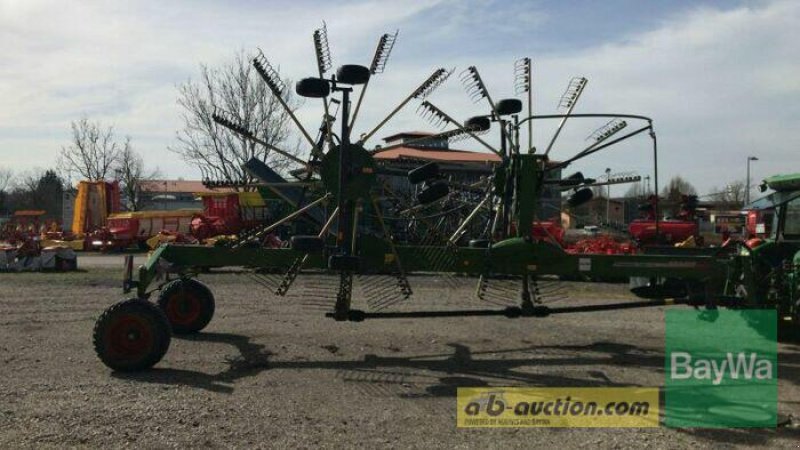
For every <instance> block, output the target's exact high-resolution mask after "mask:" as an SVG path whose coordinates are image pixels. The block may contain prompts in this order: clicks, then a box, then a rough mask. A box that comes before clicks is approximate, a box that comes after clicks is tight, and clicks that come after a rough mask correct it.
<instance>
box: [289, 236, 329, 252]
mask: <svg viewBox="0 0 800 450" xmlns="http://www.w3.org/2000/svg"><path fill="white" fill-rule="evenodd" d="M289 241H290V243H291V244H290V245H291V248H292V250H297V251H298V252H303V253H319V252H321V251H322V250H324V249H325V241H324V240H323V239H322V238H321V237H317V236H303V235H296V236H292V238H291V239H290V240H289Z"/></svg>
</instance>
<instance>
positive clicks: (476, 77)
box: [461, 66, 496, 113]
mask: <svg viewBox="0 0 800 450" xmlns="http://www.w3.org/2000/svg"><path fill="white" fill-rule="evenodd" d="M461 83H463V84H464V88H465V89H466V91H467V95H469V97H470V99H471V100H472V101H473V102H474V103H477V102H478V101H480V99H482V98H485V99H486V101H488V102H489V106H490V107H491V108H492V113H494V112H495V111H496V108H495V105H494V101H493V100H492V96H491V95H489V90H488V89H486V84H485V83H484V82H483V79H482V78H481V74H480V73H478V69H477V68H476V67H475V66H469V67H467V68H466V70H464V71H463V72H461Z"/></svg>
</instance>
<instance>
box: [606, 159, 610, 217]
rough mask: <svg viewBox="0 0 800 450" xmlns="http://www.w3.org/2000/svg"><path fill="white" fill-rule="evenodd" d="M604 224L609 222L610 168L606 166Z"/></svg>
mask: <svg viewBox="0 0 800 450" xmlns="http://www.w3.org/2000/svg"><path fill="white" fill-rule="evenodd" d="M606 182H607V183H608V184H607V185H606V226H608V225H610V224H611V220H610V216H611V168H606Z"/></svg>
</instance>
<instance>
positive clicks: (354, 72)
mask: <svg viewBox="0 0 800 450" xmlns="http://www.w3.org/2000/svg"><path fill="white" fill-rule="evenodd" d="M370 75H371V74H370V72H369V68H368V67H364V66H359V65H356V64H345V65H343V66H340V67H339V69H338V70H337V71H336V81H338V82H340V83H345V84H354V85H355V84H364V83H366V82H367V80H369V77H370Z"/></svg>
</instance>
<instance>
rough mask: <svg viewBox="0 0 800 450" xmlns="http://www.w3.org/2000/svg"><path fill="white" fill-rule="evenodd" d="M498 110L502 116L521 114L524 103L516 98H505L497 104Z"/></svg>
mask: <svg viewBox="0 0 800 450" xmlns="http://www.w3.org/2000/svg"><path fill="white" fill-rule="evenodd" d="M496 110H497V114H499V115H501V116H507V115H509V114H519V113H520V112H521V111H522V102H521V101H520V100H518V99H516V98H504V99H502V100H500V101H499V102H497V109H496Z"/></svg>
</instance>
